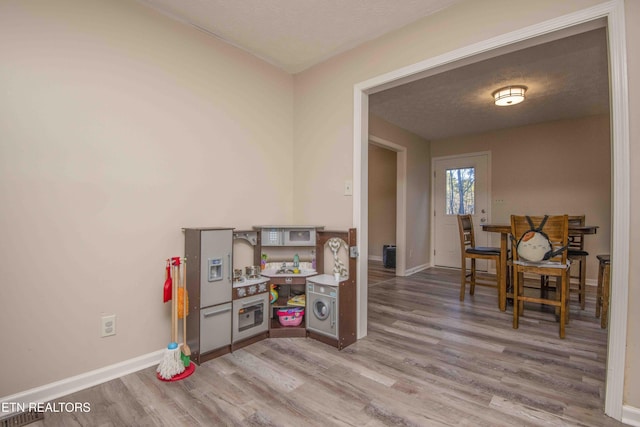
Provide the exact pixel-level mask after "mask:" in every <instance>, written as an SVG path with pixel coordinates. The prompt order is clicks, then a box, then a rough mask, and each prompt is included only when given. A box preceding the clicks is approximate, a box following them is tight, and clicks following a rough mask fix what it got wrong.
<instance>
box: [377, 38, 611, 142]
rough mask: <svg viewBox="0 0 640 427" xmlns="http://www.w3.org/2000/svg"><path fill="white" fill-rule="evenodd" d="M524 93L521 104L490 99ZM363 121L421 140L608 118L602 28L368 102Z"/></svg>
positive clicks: (389, 92)
mask: <svg viewBox="0 0 640 427" xmlns="http://www.w3.org/2000/svg"><path fill="white" fill-rule="evenodd" d="M509 84H515V85H525V86H527V87H528V90H527V93H526V99H525V101H524V102H522V103H521V104H517V105H513V106H509V107H497V106H495V105H494V104H493V99H492V97H491V93H492V92H493V91H495V90H496V89H499V88H501V87H503V86H507V85H509ZM369 110H370V111H371V113H373V114H375V115H377V116H380V117H382V118H384V119H385V120H387V121H389V122H391V123H394V124H396V125H398V126H400V127H402V128H404V129H407V130H409V131H411V132H414V133H416V134H418V135H420V136H422V137H423V138H425V139H428V140H437V139H443V138H449V137H453V136H460V135H466V134H472V133H479V132H485V131H490V130H495V129H503V128H508V127H514V126H523V125H528V124H533V123H542V122H546V121H550V120H560V119H568V118H577V117H582V116H588V115H594V114H604V113H607V112H608V111H609V78H608V55H607V39H606V31H605V29H604V28H600V29H596V30H591V31H588V32H585V33H582V34H578V35H573V36H570V37H565V38H561V39H559V40H556V41H553V42H548V43H544V44H540V45H537V46H533V47H529V48H526V49H522V50H518V51H515V52H512V53H508V54H505V55H501V56H497V57H495V58H491V59H487V60H484V61H480V62H476V63H473V64H471V65H466V66H462V67H459V68H455V69H453V70H450V71H447V72H444V73H441V74H436V75H434V76H431V77H427V78H424V79H421V80H417V81H415V82H412V83H408V84H404V85H402V86H399V87H396V88H393V89H388V90H386V91H383V92H379V93H376V94H373V95H371V96H370V97H369Z"/></svg>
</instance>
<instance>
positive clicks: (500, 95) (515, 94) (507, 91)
mask: <svg viewBox="0 0 640 427" xmlns="http://www.w3.org/2000/svg"><path fill="white" fill-rule="evenodd" d="M526 91H527V87H526V86H507V87H503V88H501V89H498V90H496V91H495V92H493V93H492V94H491V95H492V96H493V97H494V99H495V102H496V105H498V106H500V107H504V106H507V105H516V104H519V103H521V102H522V101H524V93H525V92H526Z"/></svg>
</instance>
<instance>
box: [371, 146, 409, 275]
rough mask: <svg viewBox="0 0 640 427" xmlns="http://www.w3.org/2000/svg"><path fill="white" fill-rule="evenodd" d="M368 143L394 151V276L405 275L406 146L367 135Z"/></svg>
mask: <svg viewBox="0 0 640 427" xmlns="http://www.w3.org/2000/svg"><path fill="white" fill-rule="evenodd" d="M369 143H370V144H373V145H377V146H378V147H382V148H385V149H387V150H391V151H394V152H395V153H396V276H406V275H407V262H406V259H407V258H406V254H407V147H403V146H402V145H398V144H395V143H393V142H391V141H387V140H386V139H382V138H378V137H377V136H374V135H369Z"/></svg>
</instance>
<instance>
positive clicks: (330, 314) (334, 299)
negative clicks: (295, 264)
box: [305, 274, 339, 339]
mask: <svg viewBox="0 0 640 427" xmlns="http://www.w3.org/2000/svg"><path fill="white" fill-rule="evenodd" d="M338 286H339V282H338V281H336V280H335V278H334V277H333V276H330V275H328V274H322V275H319V276H314V277H310V278H308V279H307V309H306V313H305V314H306V316H305V317H306V322H307V323H306V327H307V330H308V331H313V332H315V333H318V334H322V335H326V336H328V337H331V338H335V339H337V338H338V317H339V316H338V313H339V306H338V303H339V301H338Z"/></svg>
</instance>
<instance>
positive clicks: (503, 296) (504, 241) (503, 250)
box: [482, 224, 598, 311]
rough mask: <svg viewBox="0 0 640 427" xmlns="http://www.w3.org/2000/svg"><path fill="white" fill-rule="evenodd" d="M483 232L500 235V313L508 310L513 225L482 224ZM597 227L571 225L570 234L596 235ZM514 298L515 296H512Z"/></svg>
mask: <svg viewBox="0 0 640 427" xmlns="http://www.w3.org/2000/svg"><path fill="white" fill-rule="evenodd" d="M482 231H487V232H489V233H500V266H501V268H502V271H501V272H500V273H501V274H500V286H499V287H498V306H499V307H500V311H505V310H506V309H507V298H508V297H509V295H508V292H507V274H508V273H507V272H508V269H507V253H508V249H509V245H508V243H509V235H510V234H511V224H482ZM597 232H598V226H597V225H571V224H569V234H582V235H584V234H596V233H597ZM511 297H512V298H513V294H511Z"/></svg>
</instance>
